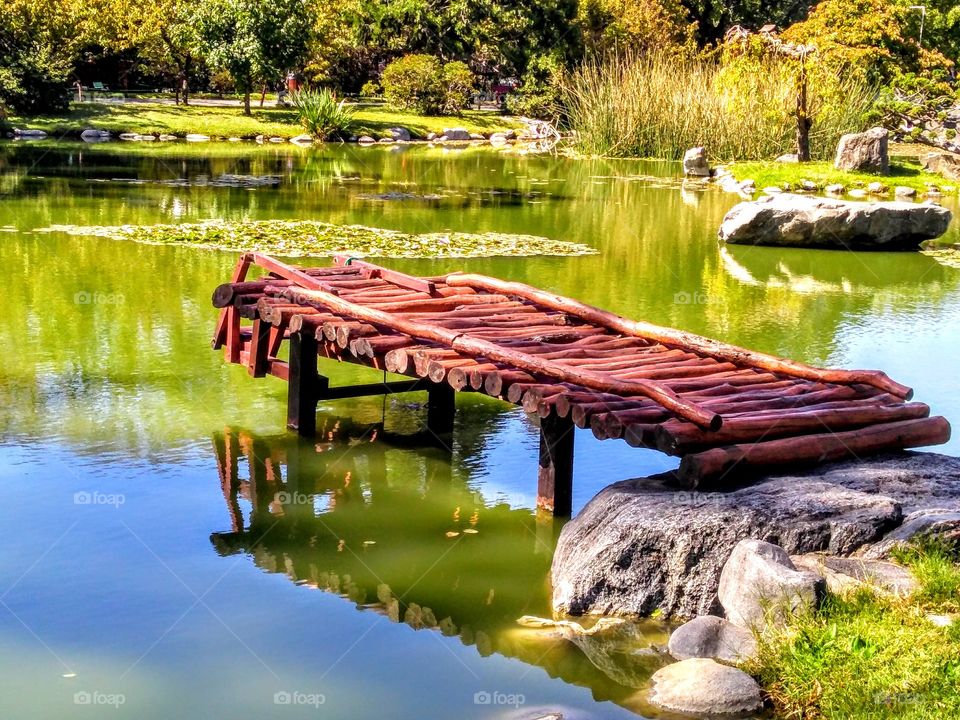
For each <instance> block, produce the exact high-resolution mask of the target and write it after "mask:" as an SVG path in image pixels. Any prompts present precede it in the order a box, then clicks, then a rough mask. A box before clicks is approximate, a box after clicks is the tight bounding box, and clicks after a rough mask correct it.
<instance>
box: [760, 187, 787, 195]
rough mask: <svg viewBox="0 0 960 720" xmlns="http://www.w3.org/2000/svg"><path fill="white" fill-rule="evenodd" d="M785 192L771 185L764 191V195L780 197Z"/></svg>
mask: <svg viewBox="0 0 960 720" xmlns="http://www.w3.org/2000/svg"><path fill="white" fill-rule="evenodd" d="M782 192H783V188H782V187H777V186H776V185H769V186H768V187H765V188H764V189H763V193H764V195H779V194H780V193H782Z"/></svg>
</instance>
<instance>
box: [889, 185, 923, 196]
mask: <svg viewBox="0 0 960 720" xmlns="http://www.w3.org/2000/svg"><path fill="white" fill-rule="evenodd" d="M893 194H894V195H896V196H897V197H901V198H914V197H916V196H917V191H916V190H914V189H913V188H912V187H906V186H905V185H897V187H896V188H895V189H894V191H893Z"/></svg>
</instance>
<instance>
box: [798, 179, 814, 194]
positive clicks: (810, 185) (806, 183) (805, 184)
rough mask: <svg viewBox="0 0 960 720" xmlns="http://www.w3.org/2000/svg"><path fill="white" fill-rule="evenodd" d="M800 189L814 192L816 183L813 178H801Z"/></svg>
mask: <svg viewBox="0 0 960 720" xmlns="http://www.w3.org/2000/svg"><path fill="white" fill-rule="evenodd" d="M800 189H801V190H806V191H807V192H816V190H817V184H816V183H815V182H813V180H801V181H800Z"/></svg>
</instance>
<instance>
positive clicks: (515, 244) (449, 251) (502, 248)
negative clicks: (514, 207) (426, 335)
mask: <svg viewBox="0 0 960 720" xmlns="http://www.w3.org/2000/svg"><path fill="white" fill-rule="evenodd" d="M38 232H62V233H67V234H69V235H77V236H95V237H105V238H110V239H112V240H132V241H134V242H139V243H145V244H150V245H189V246H192V247H196V248H203V249H208V250H229V251H241V252H253V251H258V252H268V253H276V254H278V255H285V256H288V257H297V256H303V255H310V256H327V255H334V254H336V253H349V254H351V255H355V256H366V257H382V258H469V257H499V256H503V257H512V256H530V255H593V254H596V252H597V251H596V250H595V249H593V248H591V247H589V246H588V245H583V244H580V243H572V242H566V241H564V240H551V239H550V238H545V237H539V236H537V235H511V234H507V233H463V232H443V233H406V232H400V231H398V230H385V229H383V228H373V227H366V226H364V225H335V224H331V223H324V222H319V221H314V220H296V221H291V220H240V221H227V220H208V221H205V222H200V223H180V224H172V225H116V226H95V225H91V226H83V225H52V226H50V227H48V228H43V229H41V230H38Z"/></svg>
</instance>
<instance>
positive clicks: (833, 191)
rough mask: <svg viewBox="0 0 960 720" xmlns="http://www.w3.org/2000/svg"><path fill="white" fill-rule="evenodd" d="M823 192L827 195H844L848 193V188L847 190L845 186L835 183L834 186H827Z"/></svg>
mask: <svg viewBox="0 0 960 720" xmlns="http://www.w3.org/2000/svg"><path fill="white" fill-rule="evenodd" d="M823 191H824V192H825V193H826V194H827V195H843V193H844V192H845V191H846V188H845V187H844V186H843V185H841V184H839V183H834V184H832V185H827V186H826V187H825V188H824V189H823Z"/></svg>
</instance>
